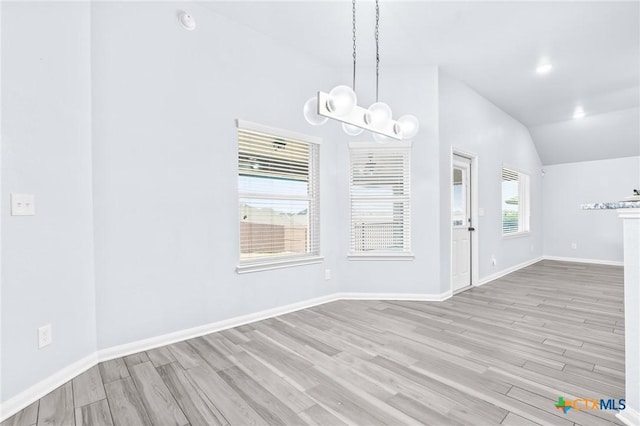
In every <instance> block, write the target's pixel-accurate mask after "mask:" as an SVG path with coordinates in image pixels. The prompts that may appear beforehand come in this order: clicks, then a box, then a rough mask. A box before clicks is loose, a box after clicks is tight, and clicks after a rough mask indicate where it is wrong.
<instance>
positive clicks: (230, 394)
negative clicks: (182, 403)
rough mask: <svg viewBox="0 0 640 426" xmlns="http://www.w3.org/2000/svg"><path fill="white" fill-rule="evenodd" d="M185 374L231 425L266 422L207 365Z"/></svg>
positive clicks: (262, 423) (192, 369) (261, 423)
mask: <svg viewBox="0 0 640 426" xmlns="http://www.w3.org/2000/svg"><path fill="white" fill-rule="evenodd" d="M187 374H188V375H189V377H191V379H193V381H194V383H196V384H197V386H198V387H199V388H200V389H201V390H202V392H203V393H204V394H205V395H206V396H207V398H208V399H209V401H211V402H213V403H214V404H215V406H216V407H217V408H218V410H220V412H221V413H222V415H223V416H224V418H225V419H227V420H228V421H229V423H230V424H231V425H247V426H248V425H266V424H267V422H266V421H265V420H264V419H263V418H262V417H260V415H259V414H258V413H256V411H255V410H254V409H253V408H251V406H250V405H249V403H248V402H247V401H245V400H243V399H242V398H241V397H240V396H239V395H238V394H237V393H236V392H235V391H234V390H233V388H231V387H230V386H229V385H228V384H227V383H226V382H225V381H224V380H222V379H221V378H220V376H218V374H217V373H216V372H215V371H214V370H213V369H211V367H209V366H208V365H203V366H199V367H194V368H191V369H189V370H187Z"/></svg>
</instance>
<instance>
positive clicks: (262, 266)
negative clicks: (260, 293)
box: [236, 256, 324, 274]
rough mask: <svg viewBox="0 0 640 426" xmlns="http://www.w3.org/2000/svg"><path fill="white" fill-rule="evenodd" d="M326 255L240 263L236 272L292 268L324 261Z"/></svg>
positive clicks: (244, 272)
mask: <svg viewBox="0 0 640 426" xmlns="http://www.w3.org/2000/svg"><path fill="white" fill-rule="evenodd" d="M323 261H324V257H322V256H309V257H301V258H296V259H278V260H271V261H264V262H255V263H247V264H242V265H238V266H237V267H236V273H238V274H247V273H249V272H260V271H269V270H271V269H281V268H291V267H294V266H303V265H312V264H314V263H322V262H323Z"/></svg>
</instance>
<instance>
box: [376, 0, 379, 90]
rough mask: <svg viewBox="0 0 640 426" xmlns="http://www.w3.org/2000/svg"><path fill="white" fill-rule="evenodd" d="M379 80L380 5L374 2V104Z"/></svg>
mask: <svg viewBox="0 0 640 426" xmlns="http://www.w3.org/2000/svg"><path fill="white" fill-rule="evenodd" d="M379 78H380V5H379V3H378V0H376V102H378V80H379Z"/></svg>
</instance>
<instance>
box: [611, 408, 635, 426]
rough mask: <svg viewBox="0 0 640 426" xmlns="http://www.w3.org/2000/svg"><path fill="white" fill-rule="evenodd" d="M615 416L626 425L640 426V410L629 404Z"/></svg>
mask: <svg viewBox="0 0 640 426" xmlns="http://www.w3.org/2000/svg"><path fill="white" fill-rule="evenodd" d="M616 417H617V418H618V420H620V421H621V422H622V423H624V424H625V425H627V426H640V412H638V411H636V410H634V409H633V408H631V407H629V406H627V408H625V409H624V410H623V411H620V412H619V413H618V414H616Z"/></svg>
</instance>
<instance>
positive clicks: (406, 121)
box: [398, 114, 420, 139]
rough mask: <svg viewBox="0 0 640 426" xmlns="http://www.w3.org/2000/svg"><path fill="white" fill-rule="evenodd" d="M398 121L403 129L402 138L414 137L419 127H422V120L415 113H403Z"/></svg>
mask: <svg viewBox="0 0 640 426" xmlns="http://www.w3.org/2000/svg"><path fill="white" fill-rule="evenodd" d="M398 123H399V124H400V128H401V129H402V132H401V133H402V139H411V138H413V137H414V136H415V135H416V134H417V133H418V129H420V122H419V121H418V118H417V117H416V116H415V115H411V114H407V115H403V116H402V117H400V118H398Z"/></svg>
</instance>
